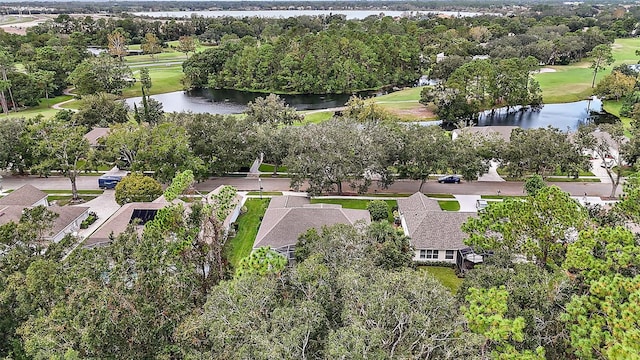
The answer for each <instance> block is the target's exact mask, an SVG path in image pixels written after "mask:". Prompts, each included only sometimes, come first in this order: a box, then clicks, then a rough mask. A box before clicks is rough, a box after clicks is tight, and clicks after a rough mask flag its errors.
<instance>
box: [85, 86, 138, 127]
mask: <svg viewBox="0 0 640 360" xmlns="http://www.w3.org/2000/svg"><path fill="white" fill-rule="evenodd" d="M73 119H74V120H75V121H76V122H77V123H78V124H81V125H84V126H87V127H94V126H103V127H106V126H109V125H112V124H123V123H126V122H127V121H129V105H127V103H126V102H125V101H123V100H119V99H118V97H117V96H115V95H112V94H107V93H103V92H102V93H97V94H95V95H85V96H84V97H83V98H82V105H81V107H80V109H78V112H77V113H75V114H74V115H73Z"/></svg>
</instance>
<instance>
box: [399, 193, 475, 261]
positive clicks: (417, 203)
mask: <svg viewBox="0 0 640 360" xmlns="http://www.w3.org/2000/svg"><path fill="white" fill-rule="evenodd" d="M398 212H399V213H400V222H401V224H402V229H403V230H404V233H405V235H407V236H409V237H410V238H411V245H413V247H414V248H415V254H414V257H413V260H414V261H419V262H436V261H437V262H448V263H452V264H456V265H458V266H459V267H460V266H462V265H463V264H458V263H457V261H456V258H457V257H458V253H459V252H460V251H461V250H463V249H466V248H467V246H466V245H465V244H464V243H463V241H464V239H465V238H466V237H467V235H466V234H465V233H464V232H462V230H461V227H462V224H463V223H464V222H465V221H467V219H469V218H470V217H471V216H475V213H470V212H452V211H443V210H441V209H440V206H439V205H438V202H437V201H435V200H432V199H429V198H428V197H426V196H425V195H424V194H422V193H419V192H418V193H415V194H413V195H411V196H410V197H408V198H404V199H398ZM475 260H478V259H475ZM481 261H482V259H481V258H480V259H479V262H481Z"/></svg>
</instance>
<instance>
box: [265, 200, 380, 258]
mask: <svg viewBox="0 0 640 360" xmlns="http://www.w3.org/2000/svg"><path fill="white" fill-rule="evenodd" d="M359 221H362V222H364V223H365V224H368V223H369V222H370V221H371V220H370V217H369V212H368V211H367V210H353V209H343V208H342V207H341V206H340V205H332V204H313V205H311V204H309V200H308V199H306V198H302V197H295V196H279V197H273V198H272V199H271V202H270V203H269V207H268V208H267V211H266V212H265V214H264V217H263V219H262V223H261V224H260V229H259V230H258V235H257V236H256V240H255V242H254V244H253V247H254V248H258V247H261V246H271V247H272V248H279V247H282V246H286V245H294V244H296V243H297V242H298V237H299V236H300V235H301V234H303V233H304V232H305V231H307V230H308V229H311V228H315V229H321V228H322V227H323V226H330V225H335V224H355V223H356V222H359Z"/></svg>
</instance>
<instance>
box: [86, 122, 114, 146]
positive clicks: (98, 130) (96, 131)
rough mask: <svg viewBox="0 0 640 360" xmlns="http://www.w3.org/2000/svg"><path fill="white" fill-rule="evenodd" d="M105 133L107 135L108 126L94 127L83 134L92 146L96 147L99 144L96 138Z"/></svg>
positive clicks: (101, 136) (103, 135)
mask: <svg viewBox="0 0 640 360" xmlns="http://www.w3.org/2000/svg"><path fill="white" fill-rule="evenodd" d="M107 135H109V128H103V127H95V128H93V129H91V131H89V132H88V133H86V134H84V138H85V139H87V141H88V142H89V145H91V147H92V148H97V147H99V146H100V143H99V142H98V140H99V139H101V138H103V137H105V136H107Z"/></svg>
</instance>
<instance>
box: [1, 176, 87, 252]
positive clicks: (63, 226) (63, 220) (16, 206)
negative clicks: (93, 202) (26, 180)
mask: <svg viewBox="0 0 640 360" xmlns="http://www.w3.org/2000/svg"><path fill="white" fill-rule="evenodd" d="M36 206H44V207H46V208H47V210H49V211H52V212H54V213H56V214H58V217H57V218H56V219H55V221H54V223H53V226H52V227H51V229H49V231H48V233H47V234H46V235H45V237H44V238H45V240H47V241H51V242H54V243H56V242H59V241H60V240H62V239H63V238H64V237H65V236H66V235H67V234H73V233H75V232H77V231H78V230H79V229H80V224H81V223H82V221H84V219H86V218H87V217H88V216H89V208H88V207H84V206H49V202H48V201H47V194H46V193H44V192H42V191H40V190H38V189H37V188H35V187H34V186H32V185H24V186H22V187H20V188H19V189H17V190H15V191H14V192H12V193H10V194H9V195H7V196H5V197H3V198H2V199H0V225H4V224H7V223H10V222H15V223H17V222H19V221H20V218H21V217H22V213H23V212H24V210H25V209H30V208H34V207H36Z"/></svg>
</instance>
